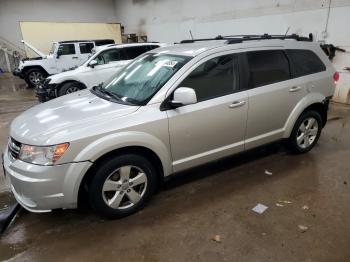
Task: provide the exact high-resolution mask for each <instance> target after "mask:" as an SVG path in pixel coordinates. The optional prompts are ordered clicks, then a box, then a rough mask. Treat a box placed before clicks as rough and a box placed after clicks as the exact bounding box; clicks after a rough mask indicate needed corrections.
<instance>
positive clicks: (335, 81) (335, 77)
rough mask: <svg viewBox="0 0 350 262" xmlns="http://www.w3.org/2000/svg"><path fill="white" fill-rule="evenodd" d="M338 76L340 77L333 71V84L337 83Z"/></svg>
mask: <svg viewBox="0 0 350 262" xmlns="http://www.w3.org/2000/svg"><path fill="white" fill-rule="evenodd" d="M339 78H340V75H339V72H335V73H334V75H333V81H334V84H335V85H336V84H337V83H338V81H339Z"/></svg>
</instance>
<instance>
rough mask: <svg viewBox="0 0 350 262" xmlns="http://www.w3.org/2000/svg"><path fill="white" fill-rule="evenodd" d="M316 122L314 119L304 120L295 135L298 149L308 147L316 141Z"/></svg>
mask: <svg viewBox="0 0 350 262" xmlns="http://www.w3.org/2000/svg"><path fill="white" fill-rule="evenodd" d="M318 128H319V126H318V122H317V120H316V119H315V118H313V117H309V118H306V119H305V120H304V121H303V122H302V123H301V125H300V127H299V129H298V134H297V144H298V146H299V147H300V148H303V149H306V148H308V147H310V146H311V145H312V144H313V143H314V142H315V140H316V137H317V134H318Z"/></svg>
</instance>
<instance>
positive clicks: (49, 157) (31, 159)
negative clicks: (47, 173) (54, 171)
mask: <svg viewBox="0 0 350 262" xmlns="http://www.w3.org/2000/svg"><path fill="white" fill-rule="evenodd" d="M68 147H69V143H64V144H59V145H55V146H30V145H23V144H22V146H21V150H20V152H19V156H18V158H19V159H20V160H22V161H24V162H28V163H32V164H37V165H45V166H50V165H54V164H55V163H56V162H57V161H58V159H60V157H61V156H62V155H63V154H64V152H66V150H67V149H68Z"/></svg>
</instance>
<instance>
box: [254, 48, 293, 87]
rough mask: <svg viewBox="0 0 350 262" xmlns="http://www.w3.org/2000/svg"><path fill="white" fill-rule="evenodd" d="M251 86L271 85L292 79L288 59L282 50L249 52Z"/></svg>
mask: <svg viewBox="0 0 350 262" xmlns="http://www.w3.org/2000/svg"><path fill="white" fill-rule="evenodd" d="M247 59H248V64H249V86H250V87H251V88H254V87H258V86H263V85H269V84H273V83H276V82H280V81H284V80H287V79H289V78H290V72H289V63H288V60H287V57H286V56H285V54H284V53H283V51H280V50H266V51H254V52H247Z"/></svg>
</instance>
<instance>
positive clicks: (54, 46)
mask: <svg viewBox="0 0 350 262" xmlns="http://www.w3.org/2000/svg"><path fill="white" fill-rule="evenodd" d="M56 46H57V44H56V43H53V44H52V46H51V50H50V55H52V54H54V53H55V50H56Z"/></svg>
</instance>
